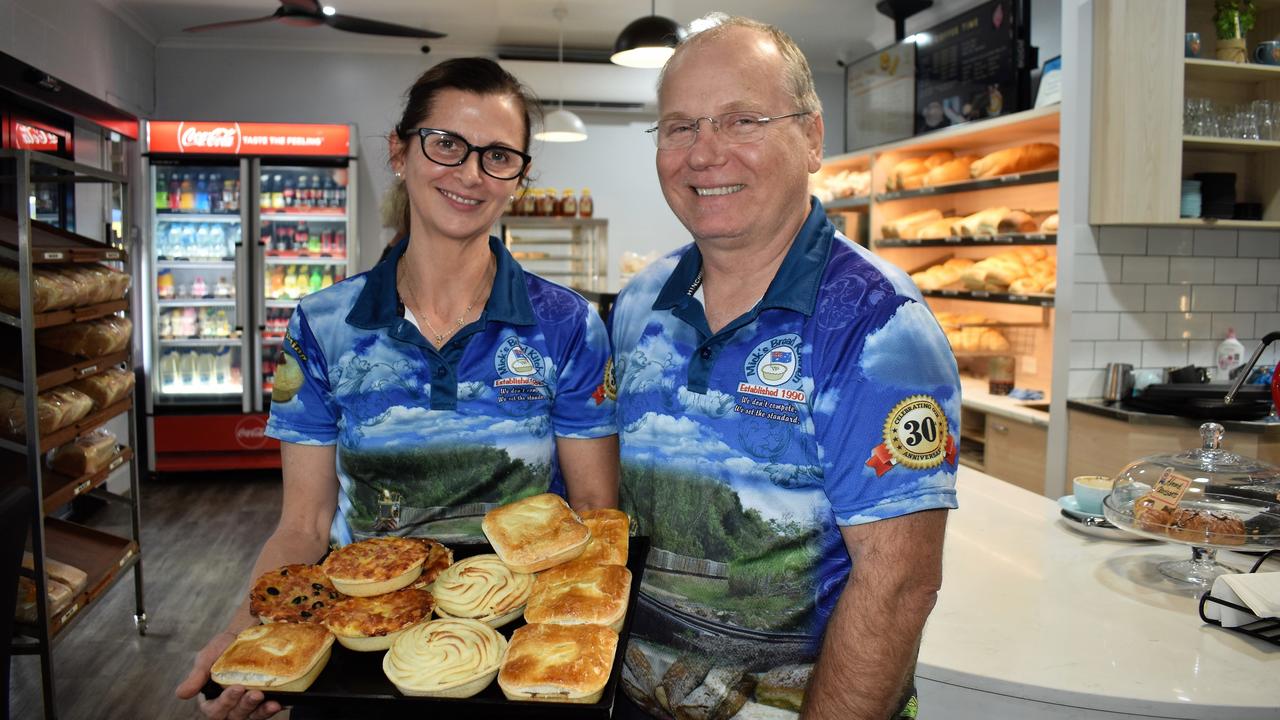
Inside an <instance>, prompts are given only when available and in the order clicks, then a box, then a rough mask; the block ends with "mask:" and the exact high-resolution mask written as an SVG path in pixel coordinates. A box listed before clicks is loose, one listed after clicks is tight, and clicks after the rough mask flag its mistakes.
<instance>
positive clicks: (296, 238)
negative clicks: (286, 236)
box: [293, 222, 311, 252]
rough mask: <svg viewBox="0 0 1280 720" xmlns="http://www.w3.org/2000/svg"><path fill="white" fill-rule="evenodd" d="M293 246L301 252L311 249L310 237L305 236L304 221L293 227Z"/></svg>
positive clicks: (305, 227) (305, 225) (305, 226)
mask: <svg viewBox="0 0 1280 720" xmlns="http://www.w3.org/2000/svg"><path fill="white" fill-rule="evenodd" d="M293 248H294V249H295V250H298V251H301V252H307V251H309V250H310V249H311V239H310V238H309V237H308V236H307V224H306V223H304V222H300V223H298V225H297V227H295V228H294V229H293Z"/></svg>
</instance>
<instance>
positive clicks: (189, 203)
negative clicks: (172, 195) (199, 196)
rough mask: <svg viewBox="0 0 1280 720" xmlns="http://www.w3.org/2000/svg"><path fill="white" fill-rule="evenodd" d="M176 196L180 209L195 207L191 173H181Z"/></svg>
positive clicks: (192, 208)
mask: <svg viewBox="0 0 1280 720" xmlns="http://www.w3.org/2000/svg"><path fill="white" fill-rule="evenodd" d="M178 197H179V207H180V208H181V209H182V210H188V211H191V210H195V209H196V188H195V184H194V183H192V182H191V173H183V174H182V187H181V193H180V194H179V196H178Z"/></svg>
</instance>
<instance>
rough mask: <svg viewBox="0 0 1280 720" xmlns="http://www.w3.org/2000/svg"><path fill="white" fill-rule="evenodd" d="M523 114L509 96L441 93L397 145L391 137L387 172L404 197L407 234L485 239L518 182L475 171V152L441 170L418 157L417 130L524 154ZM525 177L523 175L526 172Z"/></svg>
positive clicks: (453, 91) (518, 180) (422, 155)
mask: <svg viewBox="0 0 1280 720" xmlns="http://www.w3.org/2000/svg"><path fill="white" fill-rule="evenodd" d="M524 122H525V121H524V111H523V109H522V107H521V104H520V101H519V100H518V99H517V98H515V97H512V96H510V95H477V94H475V93H471V92H465V91H462V90H457V89H453V88H450V89H446V90H442V91H440V93H439V94H437V95H436V97H435V98H434V101H433V102H432V109H431V112H430V113H429V114H428V115H427V117H425V118H423V119H422V120H421V121H420V122H419V123H418V124H417V125H416V126H415V127H413V128H406V130H408V131H409V133H410V137H409V138H408V139H407V140H403V141H401V140H400V139H399V138H398V137H396V135H395V134H394V133H393V134H392V136H391V167H392V169H393V170H395V171H396V172H400V173H403V175H404V180H405V186H406V189H407V190H408V193H409V207H410V214H409V217H410V235H411V236H412V235H419V234H425V235H426V236H427V237H429V238H445V239H452V240H459V241H467V240H474V239H476V238H478V237H487V236H488V234H489V229H490V228H491V227H492V226H493V223H494V222H495V221H496V220H497V219H498V216H499V215H501V214H502V211H503V210H504V209H505V208H506V205H507V199H508V198H509V197H510V196H511V195H513V194H514V193H515V191H516V187H517V185H518V184H519V182H520V178H514V179H511V180H499V179H497V178H495V177H492V176H490V175H488V174H486V173H485V172H484V171H483V170H481V169H480V155H479V153H474V152H473V153H471V154H470V155H468V156H467V158H466V160H465V161H464V162H463V163H462V164H461V165H459V166H456V167H449V166H446V165H440V164H439V163H436V162H433V161H432V160H430V159H428V158H427V157H426V156H425V155H424V154H423V152H422V143H421V141H420V140H419V137H418V134H417V132H416V131H417V128H432V129H435V130H444V131H447V132H449V133H451V134H453V135H456V136H458V137H461V138H463V139H464V140H466V141H467V142H469V143H471V145H473V146H477V147H480V146H486V145H500V146H503V147H507V148H511V149H513V150H519V151H521V152H524V150H525V147H524V133H525V125H524ZM525 172H528V169H527V168H526V170H525Z"/></svg>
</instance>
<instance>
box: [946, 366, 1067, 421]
mask: <svg viewBox="0 0 1280 720" xmlns="http://www.w3.org/2000/svg"><path fill="white" fill-rule="evenodd" d="M1048 406H1049V399H1048V398H1047V397H1046V398H1045V399H1044V400H1033V401H1030V402H1028V401H1025V400H1014V399H1013V398H1011V397H1009V396H1008V395H992V394H991V393H989V392H987V381H986V380H980V379H978V378H972V377H965V376H961V377H960V407H961V408H966V407H968V408H972V409H974V410H979V411H981V412H985V413H989V414H992V415H1000V416H1003V417H1007V418H1010V419H1012V420H1019V421H1021V422H1025V423H1031V424H1032V425H1039V426H1041V427H1049V412H1048V411H1047V410H1042V409H1040V408H1046V407H1048Z"/></svg>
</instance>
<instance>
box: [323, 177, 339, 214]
mask: <svg viewBox="0 0 1280 720" xmlns="http://www.w3.org/2000/svg"><path fill="white" fill-rule="evenodd" d="M320 206H321V207H327V208H332V207H338V188H337V187H336V186H335V185H334V184H333V176H332V175H325V176H324V194H323V196H322V198H321V201H320Z"/></svg>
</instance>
